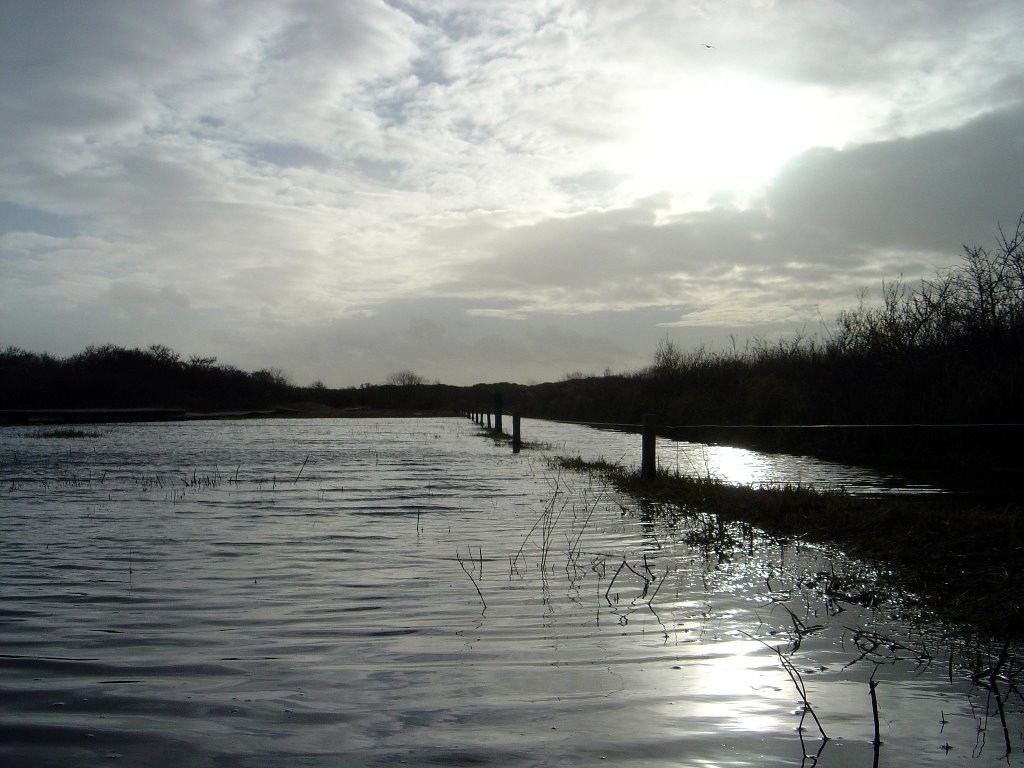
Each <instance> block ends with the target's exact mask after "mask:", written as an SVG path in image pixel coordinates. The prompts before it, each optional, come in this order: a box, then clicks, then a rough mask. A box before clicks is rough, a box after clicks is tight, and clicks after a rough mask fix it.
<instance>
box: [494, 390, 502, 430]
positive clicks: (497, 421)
mask: <svg viewBox="0 0 1024 768" xmlns="http://www.w3.org/2000/svg"><path fill="white" fill-rule="evenodd" d="M501 406H502V402H501V392H495V393H494V431H495V432H497V433H498V434H499V435H500V434H501V432H502V429H501Z"/></svg>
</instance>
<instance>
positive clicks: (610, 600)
mask: <svg viewBox="0 0 1024 768" xmlns="http://www.w3.org/2000/svg"><path fill="white" fill-rule="evenodd" d="M87 429H90V430H95V432H96V433H97V434H98V435H99V436H98V437H93V438H86V439H80V440H66V439H64V440H60V439H50V438H40V437H33V436H32V435H33V434H38V432H35V431H34V430H33V429H31V428H25V427H5V428H2V429H0V441H2V442H0V482H2V486H0V489H2V490H0V493H2V495H0V763H2V764H10V765H55V766H56V765H110V764H112V763H111V761H114V763H113V764H118V762H117V761H120V763H121V764H126V765H154V766H164V765H166V766H172V765H173V766H179V765H183V764H188V765H190V766H231V765H254V764H259V765H271V766H275V765H279V766H296V765H310V766H327V765H330V766H335V765H354V766H355V765H396V764H402V763H405V764H409V765H431V764H434V765H469V764H484V765H487V764H491V765H594V764H635V765H645V766H649V765H655V766H656V765H709V766H714V765H720V766H727V765H728V766H733V765H801V764H804V765H810V764H814V762H815V761H817V765H829V766H846V765H850V766H852V765H858V766H860V765H866V764H870V763H869V761H872V760H873V759H874V757H875V755H874V751H873V747H872V744H871V740H872V736H873V722H872V714H871V706H870V699H869V696H868V690H869V688H868V681H869V679H870V678H871V676H872V675H874V679H875V680H876V681H877V682H878V688H877V689H876V690H877V693H878V702H879V712H880V729H881V737H882V740H883V742H884V743H883V745H882V747H881V750H880V752H879V758H880V764H883V765H886V764H887V765H951V764H970V765H996V764H999V765H1005V764H1007V763H1008V762H1009V763H1010V764H1013V765H1019V764H1024V761H1022V760H1021V758H1020V752H1019V750H1020V749H1021V747H1022V743H1021V742H1022V739H1021V724H1022V720H1021V715H1020V704H1021V698H1020V695H1019V693H1016V692H1014V693H1013V694H1010V695H1008V690H1009V689H1008V683H1009V682H1011V678H1012V674H1011V673H1012V669H1013V668H1012V667H1011V664H1012V663H1013V662H1012V660H1011V661H1003V663H1002V664H1001V665H1000V664H999V661H1000V658H1001V656H1000V654H1001V652H1002V650H1003V649H1002V647H1001V646H998V645H995V646H993V647H991V648H989V647H987V646H986V645H982V646H978V645H976V644H975V645H970V646H968V645H965V644H964V643H963V642H962V641H958V640H954V639H949V638H948V637H947V636H946V635H945V634H944V633H943V632H942V631H941V628H940V627H938V626H936V625H934V624H930V623H929V622H927V621H926V620H921V619H919V618H918V617H919V615H920V613H921V611H920V609H919V608H917V607H916V606H915V605H914V604H913V601H912V600H910V601H908V600H907V598H906V596H901V595H896V594H891V593H889V592H888V591H887V590H886V589H885V587H884V585H885V584H886V583H887V580H886V579H885V578H884V577H885V574H884V573H879V572H878V571H877V569H876V568H875V567H873V566H872V565H870V564H866V563H861V562H857V561H853V560H849V559H847V558H845V557H843V556H842V555H841V554H839V553H834V552H829V551H825V550H822V549H820V548H816V547H810V546H805V545H799V544H795V543H782V542H777V541H771V540H768V539H766V538H765V537H763V536H761V535H760V534H759V533H758V532H757V531H755V530H751V529H745V528H743V527H741V526H732V527H728V528H723V527H720V526H718V524H717V522H716V521H715V520H713V519H712V518H695V519H689V520H679V521H672V520H671V519H668V518H665V517H664V516H659V515H655V514H651V511H650V510H644V509H641V508H639V507H638V506H637V505H636V503H634V502H633V501H631V500H629V499H627V498H624V497H622V496H620V495H618V494H616V493H615V492H613V491H612V490H611V489H609V488H607V487H603V486H602V485H601V483H600V482H599V481H594V480H591V479H590V478H588V477H585V476H581V475H576V474H569V473H565V472H559V471H558V470H556V469H554V468H552V466H551V465H549V464H548V463H547V462H546V461H545V451H542V450H527V451H524V452H523V453H521V454H519V455H518V456H513V455H512V454H511V453H510V451H509V448H508V445H507V443H496V442H494V441H492V440H490V439H487V438H485V437H481V436H480V435H479V434H478V432H477V429H476V427H475V426H474V425H473V424H472V423H471V422H469V421H467V420H464V419H423V420H316V421H304V420H268V421H241V422H192V423H171V424H127V425H102V426H96V427H90V428H87ZM524 435H525V437H526V439H527V440H535V441H538V442H544V443H546V444H548V445H549V446H550V448H549V449H548V450H549V451H553V452H558V453H567V454H570V455H577V454H582V455H584V456H585V457H587V458H596V457H598V456H600V457H604V458H607V459H610V460H620V459H621V460H623V461H625V462H626V463H630V462H636V461H638V449H639V439H638V437H637V436H636V435H624V434H621V433H613V432H604V431H597V430H593V429H587V428H583V427H578V426H571V425H558V424H548V423H543V422H532V421H528V422H526V423H525V424H524ZM659 448H660V453H661V456H662V461H663V462H664V461H666V460H674V458H675V457H674V455H673V454H674V447H673V446H668V447H665V446H659ZM681 450H682V449H681ZM631 451H632V452H633V453H631ZM686 451H688V452H689V453H687V455H688V456H691V458H692V459H693V461H695V462H696V461H697V460H698V458H699V461H700V462H701V463H702V464H703V469H704V470H707V469H708V468H711V470H712V472H713V473H714V474H720V475H726V474H727V472H726V468H727V467H728V466H730V461H720V459H721V457H723V456H724V457H729V456H731V457H732V459H731V461H732V465H734V466H735V467H736V469H737V471H739V472H746V473H747V474H748V475H749V477H747V478H746V479H744V478H737V477H736V476H735V475H734V476H732V479H733V480H735V481H737V482H758V481H761V480H764V481H771V482H775V481H788V480H786V479H785V478H783V477H781V476H780V475H778V474H776V475H771V474H770V472H772V471H774V472H782V471H783V470H781V469H779V466H781V465H782V464H784V463H785V462H784V461H782V460H780V459H772V458H759V457H757V456H756V455H754V454H751V453H749V452H746V453H744V454H740V455H739V456H740V457H741V458H742V459H743V460H742V461H740V460H739V459H738V458H737V454H733V453H730V452H720V451H718V450H717V449H715V448H713V447H709V448H701V447H694V448H692V450H691V449H690V448H687V449H686ZM801 462H802V463H801ZM797 463H798V465H799V467H800V468H799V469H798V470H797V471H798V473H799V476H800V481H801V482H804V483H807V484H811V483H816V482H822V483H828V484H832V485H836V484H843V485H849V486H855V487H863V488H868V487H875V488H878V487H882V486H884V485H885V483H886V482H889V483H890V484H891V483H892V482H893V480H892V479H891V478H883V479H881V480H880V479H879V478H878V477H877V476H869V475H863V474H858V473H857V472H856V471H855V470H851V469H849V468H838V469H837V468H836V467H835V466H834V465H826V464H822V463H815V462H810V461H809V460H800V461H798V462H797ZM786 466H789V467H790V469H792V467H793V464H792V462H791V463H790V464H788V465H786ZM771 467H775V469H771ZM766 468H767V469H766ZM787 471H788V470H787ZM836 472H838V473H839V474H838V475H837V474H835V473H836ZM758 473H760V475H759V474H758ZM830 473H831V474H830ZM844 473H845V474H844ZM828 478H831V479H828ZM837 478H840V479H837ZM843 478H845V479H843ZM1013 658H1015V657H1013ZM969 662H970V663H969ZM986 665H987V666H989V667H991V668H996V667H997V668H996V669H995V671H994V672H991V670H990V671H989V672H986V674H985V675H981V676H977V677H976V679H975V680H972V679H971V669H972V667H973V668H974V669H975V670H976V671H980V670H982V669H984V668H985V667H986ZM800 686H804V694H805V695H806V699H807V702H806V703H809V704H810V706H811V707H812V708H813V711H814V714H815V715H817V718H818V720H819V721H820V723H821V725H822V727H823V728H824V730H825V731H826V732H827V734H828V736H829V737H831V738H830V740H829V741H828V742H827V743H826V742H824V741H822V740H821V739H820V734H819V731H818V728H817V726H816V725H815V724H814V721H813V720H812V718H811V717H810V715H808V714H807V711H806V706H805V702H804V700H803V695H801V693H800ZM801 723H802V726H803V730H799V728H800V726H801ZM1004 725H1005V727H1004ZM1007 750H1009V752H1008V751H1007ZM808 756H810V757H808Z"/></svg>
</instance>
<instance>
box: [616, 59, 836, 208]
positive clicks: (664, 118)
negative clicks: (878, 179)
mask: <svg viewBox="0 0 1024 768" xmlns="http://www.w3.org/2000/svg"><path fill="white" fill-rule="evenodd" d="M636 112H637V115H638V117H637V121H636V125H635V126H634V130H633V137H632V140H631V141H630V142H629V143H628V144H627V145H626V146H625V147H624V148H623V158H622V160H623V161H624V163H625V164H626V170H627V172H629V173H630V174H631V176H632V183H631V187H632V188H631V189H630V190H629V191H630V193H632V194H634V195H635V196H637V197H641V196H645V195H649V194H653V193H654V192H661V191H668V192H671V193H672V194H673V196H674V197H675V198H676V200H677V201H684V200H685V201H686V202H688V203H690V204H694V203H697V204H704V203H706V201H707V199H708V198H709V197H711V196H713V195H716V194H718V193H721V192H726V191H728V192H733V193H736V194H739V195H743V194H744V193H747V194H749V193H752V192H755V191H756V190H757V189H758V188H760V187H761V186H763V185H764V184H765V183H766V182H768V181H769V180H770V179H771V177H772V176H773V175H774V173H775V172H776V171H777V170H778V169H779V168H780V167H781V166H782V164H783V163H784V162H785V161H786V160H787V159H789V158H790V157H792V156H793V155H795V154H797V153H798V152H800V151H802V150H804V149H806V148H808V147H810V146H812V145H814V144H821V143H825V142H829V143H831V142H830V140H834V138H835V124H836V122H837V120H836V118H835V116H834V115H833V114H831V110H828V109H823V105H822V102H821V100H820V96H819V95H816V94H815V93H814V92H812V91H811V90H810V89H807V88H796V87H793V86H786V85H779V84H773V83H768V82H765V81H761V80H755V79H751V78H748V77H740V76H738V75H723V76H720V77H715V78H712V79H706V80H700V81H693V82H690V83H687V84H683V85H679V86H676V87H674V88H672V89H670V90H664V91H660V92H657V93H654V94H649V95H646V96H645V97H644V98H643V100H642V103H641V104H640V105H639V106H638V109H637V110H636Z"/></svg>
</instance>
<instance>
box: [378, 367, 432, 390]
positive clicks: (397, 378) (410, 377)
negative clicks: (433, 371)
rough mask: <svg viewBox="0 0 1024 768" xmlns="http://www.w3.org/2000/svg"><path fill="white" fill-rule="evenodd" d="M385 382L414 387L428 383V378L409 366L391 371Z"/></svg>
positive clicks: (397, 385)
mask: <svg viewBox="0 0 1024 768" xmlns="http://www.w3.org/2000/svg"><path fill="white" fill-rule="evenodd" d="M384 383H385V384H390V385H392V386H396V387H412V386H417V385H419V384H426V383H427V380H426V379H425V378H423V377H422V376H420V375H419V374H418V373H416V372H415V371H410V370H409V369H408V368H403V369H402V370H400V371H395V372H394V373H389V374H388V377H387V378H386V379H384Z"/></svg>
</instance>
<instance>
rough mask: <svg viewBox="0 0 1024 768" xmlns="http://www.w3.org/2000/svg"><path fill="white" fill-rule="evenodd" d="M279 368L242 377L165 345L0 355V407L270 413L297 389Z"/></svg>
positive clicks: (235, 370) (229, 368)
mask: <svg viewBox="0 0 1024 768" xmlns="http://www.w3.org/2000/svg"><path fill="white" fill-rule="evenodd" d="M292 389H293V388H292V387H291V385H290V384H289V383H288V380H287V379H286V378H285V376H284V374H283V373H282V372H281V371H280V370H278V369H274V368H270V369H265V370H259V371H254V372H251V373H248V372H245V371H241V370H239V369H238V368H235V367H233V366H230V365H222V364H218V363H217V359H216V358H215V357H198V356H193V357H190V358H188V359H187V360H186V359H183V358H182V357H181V356H180V355H179V354H178V353H177V352H175V351H174V350H172V349H169V348H168V347H165V346H163V345H161V344H154V345H153V346H151V347H149V348H148V349H125V348H123V347H118V346H114V345H112V344H106V345H103V346H99V347H96V346H90V347H88V348H86V349H85V350H84V351H83V352H81V353H79V354H77V355H73V356H71V357H67V358H56V357H52V356H50V355H47V354H36V353H33V352H27V351H25V350H22V349H18V348H16V347H8V348H7V349H5V350H3V351H0V408H3V409H38V408H154V407H160V408H182V409H186V410H189V409H193V410H211V409H237V408H247V409H251V408H268V407H271V406H273V405H274V404H275V403H278V402H280V401H281V400H282V399H287V398H288V397H289V396H290V394H291V391H292Z"/></svg>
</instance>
